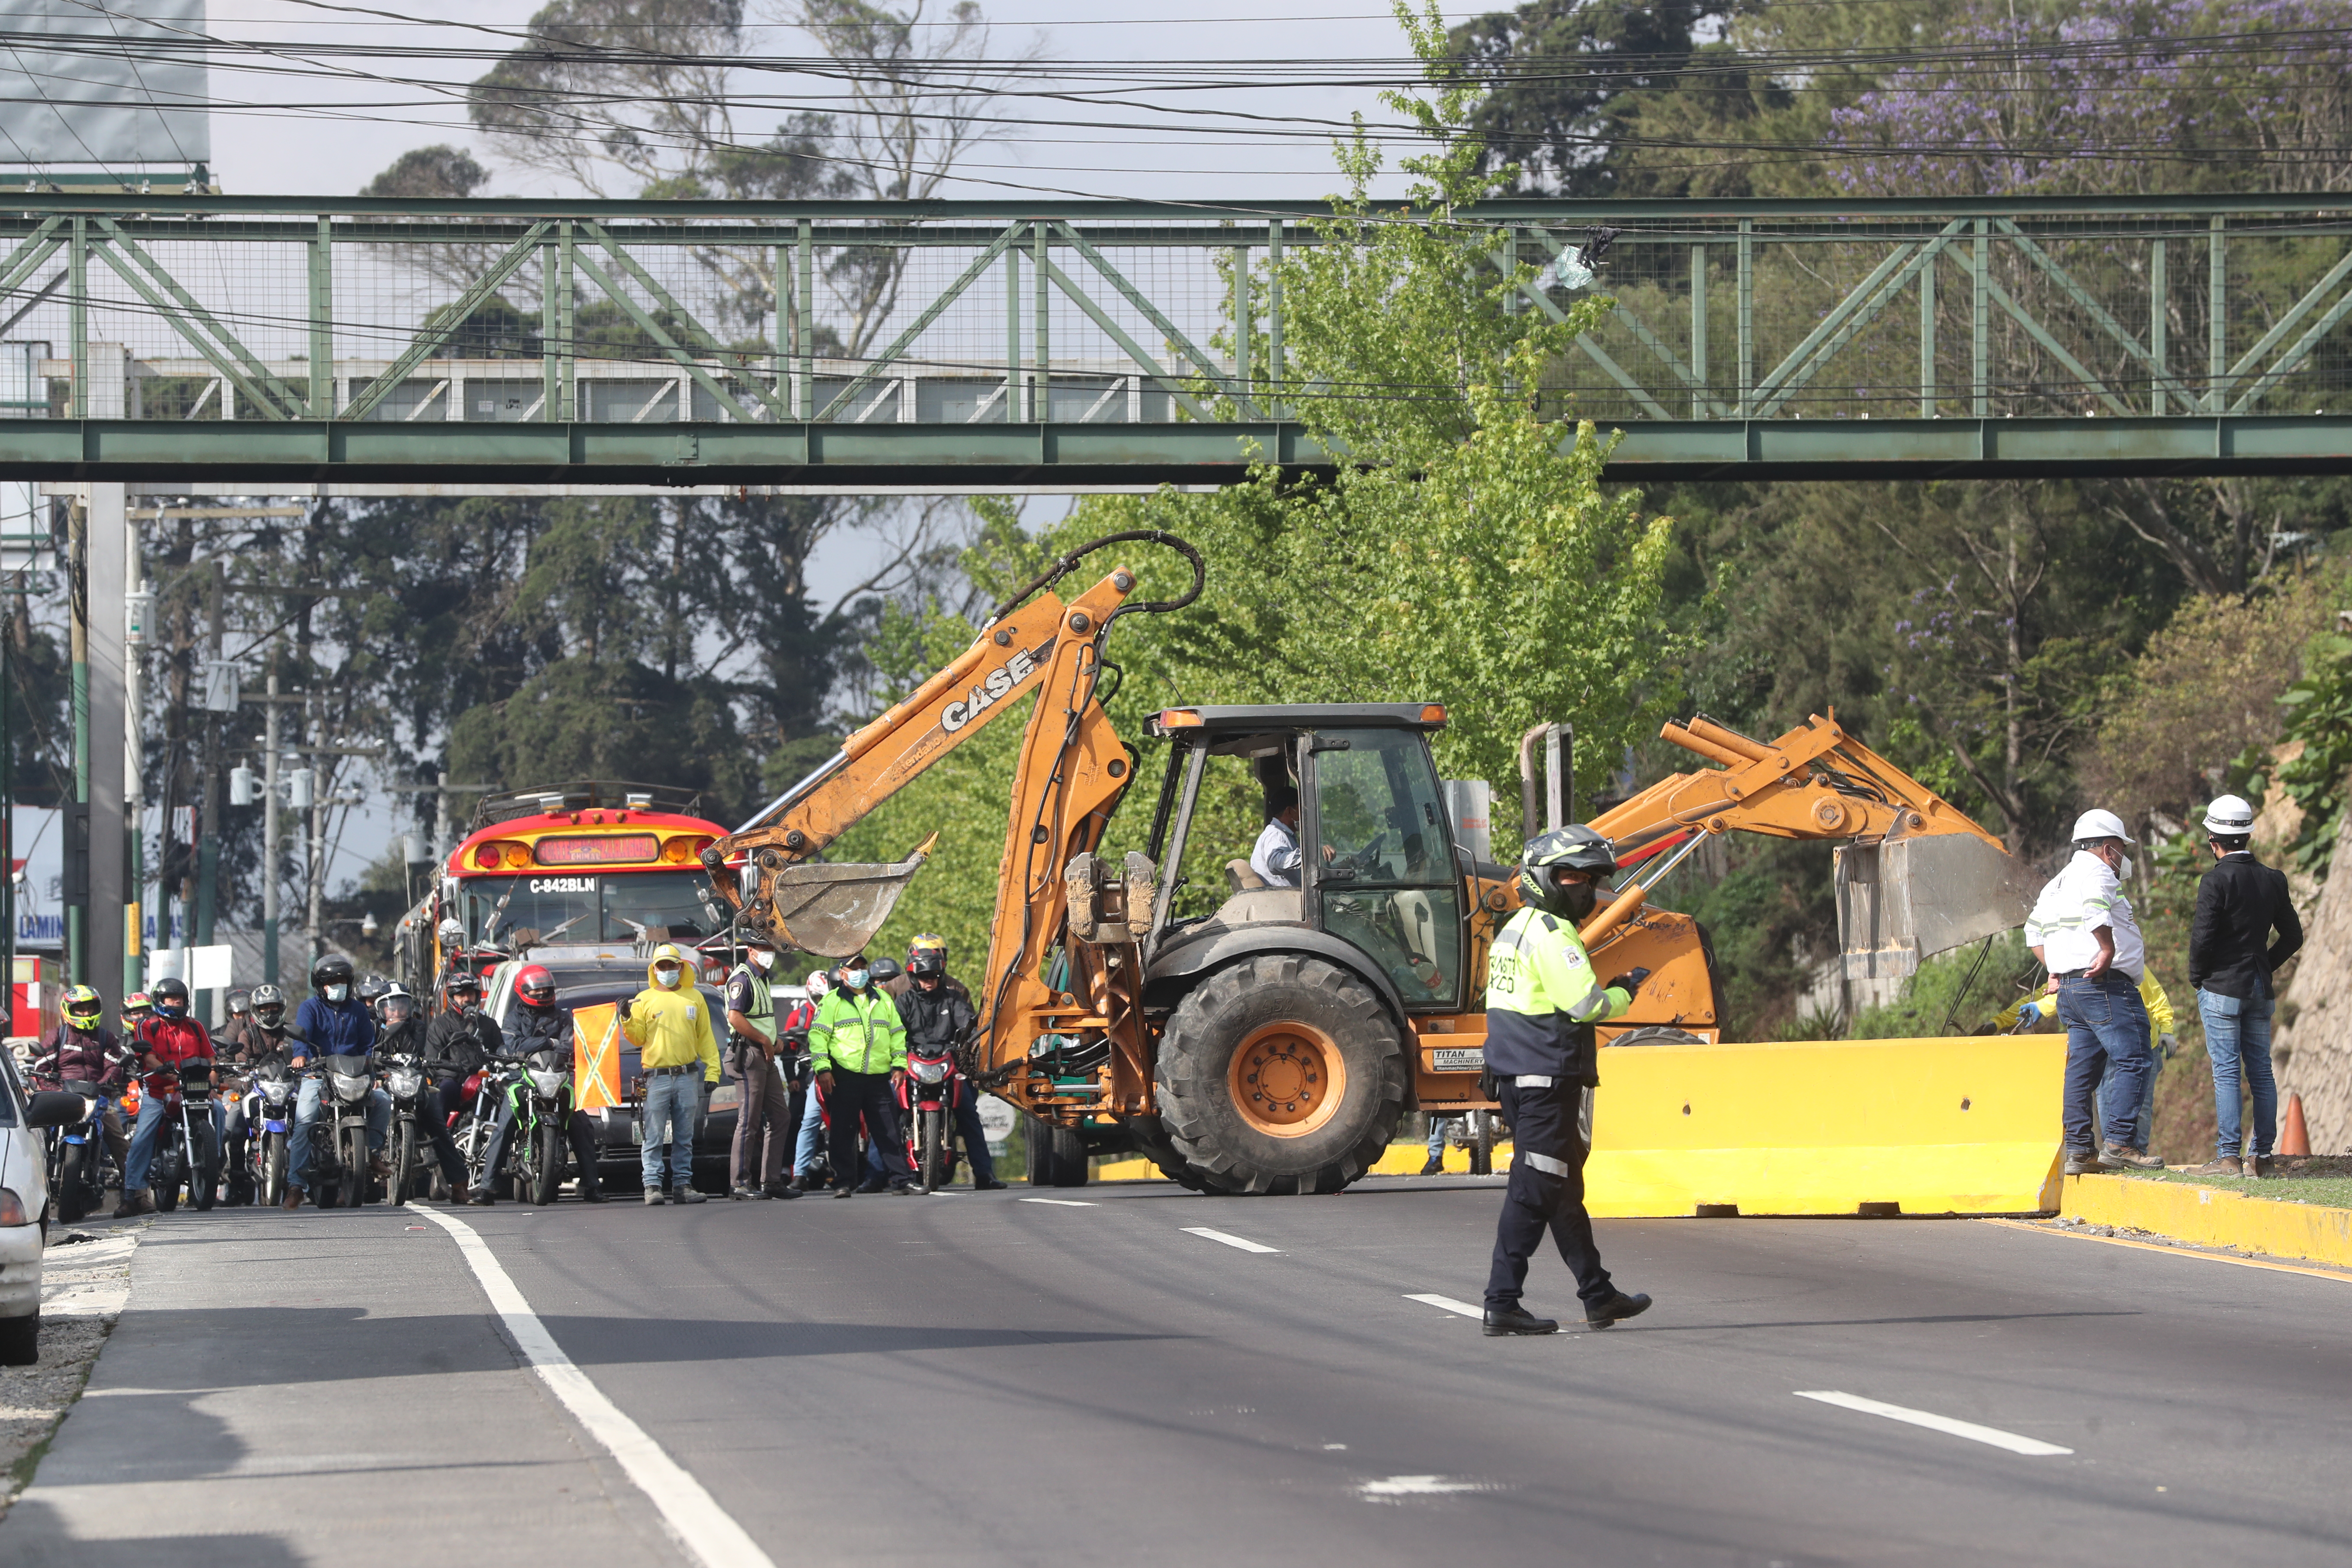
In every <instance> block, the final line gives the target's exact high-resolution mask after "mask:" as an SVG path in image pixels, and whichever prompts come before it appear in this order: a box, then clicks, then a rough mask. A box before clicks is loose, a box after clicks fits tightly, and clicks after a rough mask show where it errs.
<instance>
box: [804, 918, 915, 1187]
mask: <svg viewBox="0 0 2352 1568" xmlns="http://www.w3.org/2000/svg"><path fill="white" fill-rule="evenodd" d="M892 967H893V968H896V967H897V966H896V965H893V966H892ZM837 973H839V974H840V976H841V984H838V985H836V986H835V987H834V988H833V989H832V990H830V991H828V992H826V993H825V996H824V1004H823V1005H821V1006H819V1007H818V1008H817V1010H816V1020H815V1021H814V1023H812V1024H810V1025H809V1036H808V1037H809V1061H810V1066H811V1067H812V1068H814V1069H815V1073H816V1087H817V1092H818V1093H820V1094H821V1095H823V1096H824V1114H825V1122H826V1126H827V1129H828V1131H829V1132H830V1134H831V1138H830V1146H831V1150H832V1155H833V1195H834V1196H835V1197H837V1198H845V1197H847V1196H849V1194H852V1193H856V1192H868V1193H875V1192H881V1191H884V1190H885V1189H884V1188H883V1187H881V1186H878V1185H868V1186H865V1187H860V1186H859V1185H858V1184H857V1177H858V1174H859V1173H860V1172H862V1171H863V1170H864V1169H865V1168H866V1166H865V1162H864V1161H863V1160H862V1159H861V1158H860V1157H859V1155H858V1152H857V1130H858V1128H859V1127H860V1126H861V1125H862V1126H863V1127H864V1128H865V1129H866V1139H867V1141H868V1142H871V1143H872V1144H873V1146H874V1150H875V1152H876V1153H877V1154H878V1155H880V1156H881V1160H882V1170H883V1174H884V1177H885V1179H886V1180H887V1183H888V1187H887V1190H888V1191H889V1192H890V1193H892V1194H899V1195H911V1194H913V1192H914V1190H915V1189H914V1179H915V1173H914V1168H913V1167H912V1166H910V1165H908V1163H907V1142H906V1140H905V1139H904V1138H902V1137H901V1136H900V1135H899V1132H898V1100H897V1097H896V1090H897V1089H898V1080H899V1079H900V1078H901V1077H903V1076H904V1075H905V1073H906V1070H907V1026H906V1025H905V1024H903V1023H901V1022H900V1021H899V1018H898V1005H897V1004H896V1003H894V1002H892V1001H891V1000H890V998H889V997H888V996H887V995H886V994H883V991H882V989H881V987H880V986H879V985H878V984H876V976H875V973H874V971H873V968H872V967H871V966H870V965H868V964H867V963H866V955H865V954H863V953H860V954H858V955H857V956H856V958H852V959H849V960H847V961H845V963H843V964H842V966H841V968H840V970H839V971H838V972H837ZM884 978H887V976H886V977H884Z"/></svg>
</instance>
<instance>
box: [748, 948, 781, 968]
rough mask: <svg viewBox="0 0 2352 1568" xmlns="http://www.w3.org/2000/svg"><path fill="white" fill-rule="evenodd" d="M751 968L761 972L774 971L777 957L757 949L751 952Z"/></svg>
mask: <svg viewBox="0 0 2352 1568" xmlns="http://www.w3.org/2000/svg"><path fill="white" fill-rule="evenodd" d="M751 966H752V967H753V968H754V969H761V970H768V969H773V968H774V967H775V966H776V955H775V954H774V953H772V952H766V951H764V950H762V949H760V948H756V947H755V948H753V949H752V950H751Z"/></svg>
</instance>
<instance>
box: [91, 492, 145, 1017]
mask: <svg viewBox="0 0 2352 1568" xmlns="http://www.w3.org/2000/svg"><path fill="white" fill-rule="evenodd" d="M88 493H89V521H88V524H87V534H86V537H85V540H84V545H83V548H84V552H85V560H86V561H87V563H88V565H87V568H86V570H85V571H84V574H83V583H84V593H85V595H87V597H86V598H85V600H84V603H83V606H82V628H83V637H84V646H85V647H87V649H88V650H89V651H88V658H89V667H88V668H89V687H88V691H89V698H88V707H87V723H86V726H85V728H84V731H83V734H82V738H81V740H80V742H79V744H78V745H77V748H76V749H77V750H78V751H79V752H82V754H83V755H84V757H86V759H87V761H86V763H85V771H84V775H83V776H84V777H85V778H86V779H87V781H88V784H87V788H88V794H87V795H83V797H82V798H83V800H84V802H85V803H86V804H87V805H88V807H89V912H88V915H87V917H86V921H85V930H84V932H83V963H84V968H85V973H84V974H83V975H82V977H81V978H82V982H83V984H89V985H96V986H98V987H100V989H101V990H104V989H107V988H110V987H112V986H114V985H116V984H117V983H118V982H120V981H121V979H122V978H123V976H124V975H125V974H126V973H129V966H130V962H131V957H133V956H135V953H136V947H135V943H132V942H130V941H128V940H127V938H128V937H129V927H128V925H127V922H126V916H128V915H129V914H130V913H131V910H132V906H133V905H134V904H135V903H136V901H137V896H138V895H137V889H135V888H132V887H130V886H128V885H126V883H125V880H124V878H123V871H124V868H125V861H126V859H127V858H128V857H127V855H126V851H127V850H128V849H129V847H130V845H129V842H128V838H127V832H128V831H129V829H128V827H127V826H126V824H125V823H124V821H123V818H122V804H123V798H124V788H123V784H124V780H123V777H122V764H123V763H124V761H125V758H126V753H127V751H128V745H127V743H126V740H125V734H126V731H125V728H124V721H125V720H126V718H127V717H128V715H127V713H126V711H125V709H124V707H123V700H122V699H123V679H124V673H125V669H124V667H125V660H124V658H123V646H122V634H123V630H124V626H123V621H124V616H123V600H124V598H125V592H124V589H125V582H124V578H125V567H126V565H127V561H126V556H127V553H128V551H127V546H128V544H129V542H130V538H129V536H130V531H131V528H130V521H129V517H128V515H127V514H128V512H129V508H128V507H127V506H126V504H125V497H124V494H123V487H122V486H121V484H120V483H119V482H117V483H109V484H92V485H91V486H90V487H89V492H88ZM130 989H136V987H135V985H134V986H132V987H131V988H130ZM121 994H122V993H121V992H120V991H118V992H117V993H116V995H117V998H118V999H119V998H120V997H121Z"/></svg>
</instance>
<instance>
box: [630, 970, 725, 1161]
mask: <svg viewBox="0 0 2352 1568" xmlns="http://www.w3.org/2000/svg"><path fill="white" fill-rule="evenodd" d="M621 1033H622V1034H624V1035H625V1036H627V1037H628V1040H629V1043H630V1044H631V1045H633V1046H635V1047H637V1051H638V1061H639V1064H640V1065H641V1066H642V1068H644V1071H645V1079H646V1099H645V1106H644V1122H643V1125H642V1126H641V1127H640V1128H639V1129H638V1136H639V1137H640V1138H641V1139H643V1140H644V1154H643V1160H644V1171H645V1182H646V1199H645V1201H646V1202H647V1203H649V1204H654V1205H660V1204H664V1203H677V1204H698V1203H701V1202H703V1201H704V1199H703V1195H702V1194H700V1193H698V1192H696V1191H695V1190H694V1128H695V1123H696V1122H697V1121H698V1120H700V1118H701V1115H702V1111H703V1108H704V1106H705V1105H706V1104H707V1103H708V1101H709V1093H710V1090H711V1089H715V1088H717V1087H718V1084H719V1037H718V1034H717V1033H716V1031H714V1030H713V1028H712V1027H711V1023H710V1007H709V1004H707V1003H706V1002H704V1001H703V999H702V993H701V992H699V991H698V990H697V989H696V988H695V984H694V972H693V970H692V969H691V968H690V967H688V963H687V958H686V953H685V952H684V951H683V950H681V949H680V948H678V947H677V945H676V944H675V943H672V942H664V943H662V944H661V945H660V946H659V947H656V948H655V949H654V955H653V959H652V962H650V963H647V964H646V988H645V989H644V990H643V991H640V992H638V993H637V994H635V996H632V997H630V998H628V999H627V1000H626V1001H624V1002H623V1003H622V1004H621Z"/></svg>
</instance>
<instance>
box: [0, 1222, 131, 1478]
mask: <svg viewBox="0 0 2352 1568" xmlns="http://www.w3.org/2000/svg"><path fill="white" fill-rule="evenodd" d="M145 1229H146V1224H145V1222H143V1221H142V1222H139V1223H136V1224H130V1225H122V1226H103V1227H101V1226H86V1227H81V1228H76V1227H73V1226H54V1227H52V1228H51V1230H50V1232H49V1245H48V1249H47V1253H46V1254H45V1255H44V1256H43V1258H42V1259H41V1359H40V1360H39V1362H37V1363H35V1364H34V1365H32V1366H6V1367H0V1518H5V1517H6V1515H7V1512H8V1508H9V1505H10V1504H12V1503H14V1502H15V1501H16V1494H17V1493H19V1492H21V1491H23V1490H24V1489H25V1488H26V1485H27V1484H28V1483H30V1482H31V1480H32V1479H33V1469H34V1467H35V1466H37V1465H38V1464H39V1463H40V1459H41V1455H42V1454H43V1453H45V1452H47V1449H48V1446H49V1438H50V1436H52V1435H53V1434H54V1433H55V1432H56V1431H57V1429H58V1422H59V1421H60V1420H62V1419H63V1418H64V1416H65V1413H66V1411H67V1410H68V1408H69V1407H70V1406H71V1405H72V1404H73V1402H74V1401H75V1400H77V1399H79V1398H80V1397H81V1390H82V1384H85V1383H87V1382H89V1369H90V1368H91V1367H92V1366H93V1365H95V1364H96V1363H97V1361H98V1352H100V1350H101V1349H102V1348H104V1346H105V1344H106V1336H107V1335H108V1334H110V1333H111V1332H113V1331H114V1324H115V1321H116V1320H117V1319H118V1318H120V1317H121V1315H122V1307H123V1303H124V1302H125V1301H127V1300H129V1299H130V1296H131V1254H132V1253H133V1252H134V1251H136V1250H137V1249H138V1246H139V1237H140V1234H141V1233H142V1231H144V1230H145Z"/></svg>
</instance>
